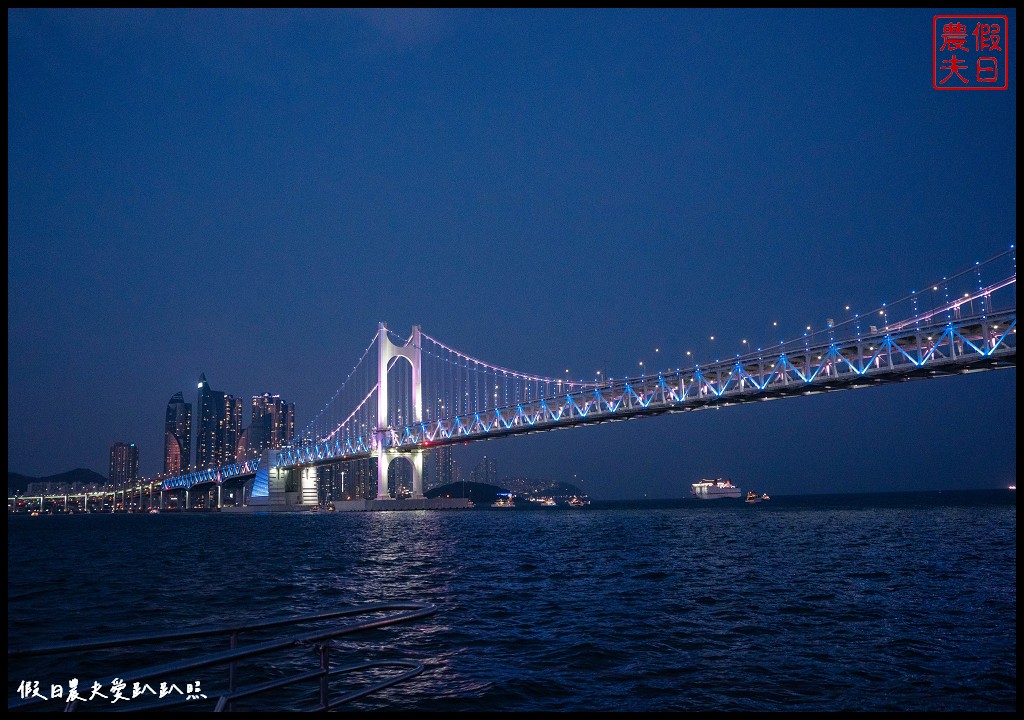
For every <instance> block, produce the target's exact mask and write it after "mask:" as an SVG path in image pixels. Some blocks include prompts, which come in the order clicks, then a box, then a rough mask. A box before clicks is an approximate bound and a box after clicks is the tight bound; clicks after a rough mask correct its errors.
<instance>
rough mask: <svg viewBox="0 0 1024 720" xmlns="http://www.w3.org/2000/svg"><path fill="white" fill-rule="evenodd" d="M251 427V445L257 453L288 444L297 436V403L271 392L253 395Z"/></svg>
mask: <svg viewBox="0 0 1024 720" xmlns="http://www.w3.org/2000/svg"><path fill="white" fill-rule="evenodd" d="M249 427H250V428H251V430H250V437H249V446H250V448H251V449H253V450H255V451H256V454H259V453H261V452H263V451H264V450H267V449H270V450H276V449H277V448H279V447H282V446H284V445H287V444H288V443H290V442H291V441H292V438H294V437H295V403H290V402H287V401H285V400H282V399H281V396H280V395H271V394H270V393H264V394H263V395H253V396H252V424H251V425H250V426H249Z"/></svg>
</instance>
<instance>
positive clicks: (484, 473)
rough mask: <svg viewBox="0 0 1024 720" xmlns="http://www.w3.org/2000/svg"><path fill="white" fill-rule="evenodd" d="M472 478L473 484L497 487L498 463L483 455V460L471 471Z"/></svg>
mask: <svg viewBox="0 0 1024 720" xmlns="http://www.w3.org/2000/svg"><path fill="white" fill-rule="evenodd" d="M472 478H473V482H475V483H485V484H487V485H497V484H498V461H497V460H496V459H495V458H493V457H487V456H486V455H484V457H483V459H482V460H481V461H480V462H479V463H477V466H476V468H475V469H474V470H473V475H472Z"/></svg>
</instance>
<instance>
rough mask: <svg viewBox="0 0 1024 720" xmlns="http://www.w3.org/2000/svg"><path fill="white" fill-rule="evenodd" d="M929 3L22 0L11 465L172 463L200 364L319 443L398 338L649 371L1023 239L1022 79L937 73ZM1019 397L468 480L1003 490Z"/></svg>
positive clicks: (631, 450) (925, 407)
mask: <svg viewBox="0 0 1024 720" xmlns="http://www.w3.org/2000/svg"><path fill="white" fill-rule="evenodd" d="M1005 14H1008V15H1009V16H1010V25H1011V26H1014V25H1015V17H1016V16H1015V12H1014V11H1006V12H1005ZM933 15H934V13H930V12H927V11H918V10H900V11H882V10H879V11H867V10H857V11H854V10H843V11H827V12H824V11H823V12H805V11H775V12H769V11H740V10H733V11H730V10H723V11H710V10H709V11H700V12H681V11H676V12H672V11H665V12H661V11H651V12H635V11H608V12H577V11H546V12H545V11H536V12H504V11H464V12H455V11H390V12H389V11H367V12H348V11H324V12H306V13H304V12H292V11H267V12H263V13H251V14H245V13H241V14H240V13H237V12H233V11H152V12H147V11H81V12H75V11H61V10H51V11H45V10H40V11H35V10H9V12H8V21H9V25H8V40H9V49H8V59H9V91H8V92H9V113H8V114H9V118H8V119H9V128H10V130H9V160H8V174H9V181H10V182H9V184H10V191H9V195H8V208H9V243H8V260H9V262H8V280H9V289H8V299H9V307H10V309H9V329H8V357H9V370H8V386H9V401H8V421H9V423H8V424H9V430H8V446H9V460H8V462H9V471H12V472H18V473H22V474H27V475H32V476H47V475H52V474H56V473H60V472H63V471H65V470H69V469H71V468H75V467H86V468H89V469H93V470H97V471H99V472H102V471H103V470H104V469H105V465H106V462H107V458H106V453H107V452H108V450H109V448H110V446H111V445H112V444H113V443H114V442H116V441H120V440H123V439H126V438H129V439H131V440H132V441H134V442H135V443H137V444H138V446H139V448H140V449H141V463H142V467H141V469H140V472H141V474H143V475H144V476H147V477H148V476H152V475H155V474H156V473H158V472H159V471H160V470H161V469H162V467H163V465H162V462H163V458H164V449H165V442H166V435H165V433H166V428H165V427H164V426H161V425H159V424H158V423H159V420H158V418H159V416H160V414H161V412H162V411H164V409H165V408H166V407H167V398H168V397H172V396H173V395H174V393H176V392H178V391H180V390H182V389H184V391H185V396H184V402H186V403H194V402H197V400H198V397H195V396H194V397H192V398H190V397H189V393H190V392H191V391H190V390H189V388H193V387H195V382H196V378H198V377H199V376H200V373H205V374H206V375H207V376H208V377H211V378H215V379H216V380H215V382H216V385H217V387H221V388H228V389H229V390H230V392H231V393H232V395H233V397H235V398H239V399H241V398H247V397H255V396H257V395H260V394H261V393H264V392H266V390H267V389H268V388H271V389H273V391H274V392H275V393H279V394H280V396H281V397H284V398H288V400H289V402H291V403H293V404H294V407H296V408H297V409H298V417H296V419H295V424H296V426H297V427H296V429H295V433H296V434H298V433H299V432H300V430H301V428H302V427H303V426H304V424H305V423H306V422H308V420H309V419H310V418H311V417H312V416H313V415H314V414H315V412H316V411H317V410H318V409H319V408H321V407H323V405H324V404H325V403H326V402H327V401H328V400H329V399H330V398H331V397H332V395H333V393H335V392H336V391H337V389H338V388H339V387H340V385H341V384H342V382H343V381H344V380H345V377H346V375H347V373H348V372H349V370H350V369H351V368H352V367H353V365H354V364H355V363H356V362H357V361H358V359H359V357H360V355H361V353H362V352H363V350H364V348H365V347H366V346H367V344H368V343H369V341H370V340H371V338H372V337H373V333H374V332H375V330H376V327H377V323H378V322H381V321H384V322H387V323H388V327H389V328H391V329H392V330H393V331H394V332H396V333H397V334H398V335H401V336H403V337H404V336H407V335H408V333H409V330H410V328H411V327H412V325H414V324H420V325H421V326H422V327H423V329H424V331H426V332H429V333H431V334H432V335H433V336H434V337H437V338H439V339H441V340H443V341H444V342H446V343H449V344H450V345H451V346H452V347H456V348H459V349H460V350H462V351H464V352H466V353H469V354H471V355H473V356H475V357H479V358H482V359H484V360H487V361H489V362H492V363H494V364H495V365H499V366H502V367H508V368H513V369H515V370H517V371H522V372H529V373H535V374H538V375H545V376H555V377H560V376H563V375H567V376H569V377H572V378H582V379H587V380H591V379H595V378H596V377H600V378H607V377H623V376H626V375H632V374H639V372H640V371H641V370H642V369H644V368H649V369H660V368H661V367H662V366H664V367H665V368H668V367H677V366H682V365H687V364H692V362H695V361H700V362H709V361H712V360H714V359H716V358H718V357H723V358H724V357H729V356H731V355H732V354H734V353H739V352H742V351H743V350H744V349H745V345H749V344H764V345H767V344H770V343H773V342H777V341H778V340H779V339H789V338H793V337H798V336H799V334H800V333H801V332H803V329H804V327H806V326H808V325H810V326H813V327H816V328H820V327H823V326H824V325H825V323H826V322H827V320H828V319H830V318H843V317H845V315H844V314H845V313H847V312H848V311H846V310H845V308H846V307H847V306H849V307H851V308H852V310H851V311H849V312H853V311H861V312H863V311H866V310H870V309H872V308H876V307H878V306H879V305H880V304H881V303H883V302H887V301H891V300H892V299H894V298H895V297H900V296H903V295H905V294H906V293H908V292H910V291H912V290H915V289H917V288H920V287H921V286H922V285H923V284H924V283H928V282H931V281H933V280H935V279H937V278H941V277H942V276H943V275H944V274H946V273H949V272H953V271H956V270H959V269H961V268H963V267H966V266H969V265H970V264H972V263H974V262H976V261H982V260H985V259H986V258H988V257H991V256H993V255H995V254H997V253H999V252H1001V251H1003V250H1005V249H1006V248H1007V247H1009V246H1010V245H1012V244H1014V243H1015V233H1016V175H1015V169H1014V164H1015V154H1016V153H1015V148H1016V135H1015V127H1016V124H1015V123H1016V104H1015V98H1016V85H1015V77H1014V75H1013V74H1012V72H1011V76H1010V87H1009V89H1007V90H1005V91H993V92H974V93H967V92H964V93H942V92H937V91H936V90H935V89H934V88H933V87H932V81H931V78H930V76H929V70H930V68H931V61H932V58H931V51H930V50H929V49H928V43H929V42H930V41H931V37H932V36H931V32H932V16H933ZM1014 30H1015V28H1013V27H1011V32H1013V31H1014ZM822 38H827V39H828V42H827V43H826V47H824V48H823V47H822V43H821V42H820V40H821V39H822ZM922 48H923V49H922ZM1009 53H1010V59H1011V62H1015V47H1014V46H1013V45H1010V48H1009ZM197 259H200V260H199V261H197ZM127 327H130V328H132V332H131V333H126V332H125V328H127ZM711 338H714V339H713V340H712V339H711ZM745 341H746V342H745ZM1015 389H1016V377H1015V371H1014V370H1009V371H1005V370H1004V371H998V372H989V373H979V374H977V375H971V376H964V377H956V378H943V379H939V380H929V381H923V382H912V383H907V384H902V385H898V386H888V387H884V388H878V389H873V390H871V391H870V392H864V393H851V392H843V393H836V394H834V395H826V396H816V397H810V398H799V399H789V400H787V401H786V402H781V403H764V404H761V405H757V406H743V407H732V408H727V409H723V410H721V411H717V410H716V411H708V412H701V413H685V414H682V415H676V416H669V417H660V418H649V419H645V420H643V421H642V422H638V423H632V422H630V423H613V424H610V425H606V426H598V427H591V428H581V429H576V430H573V432H571V433H545V434H542V435H537V436H530V437H521V438H508V439H503V440H500V441H498V442H496V443H490V444H488V445H486V446H484V445H483V444H482V443H477V444H474V445H470V446H468V447H465V448H461V447H460V449H459V450H458V452H459V453H460V455H459V463H460V465H461V466H462V468H463V469H464V471H465V470H466V469H469V468H473V467H475V466H476V464H477V463H478V462H479V461H480V458H481V457H482V456H483V455H485V454H486V455H488V456H493V457H494V458H496V459H497V460H498V462H499V464H500V467H501V468H502V471H503V472H505V473H507V474H508V475H509V476H542V477H550V478H551V479H553V480H563V481H570V479H571V478H572V476H573V475H578V476H579V477H580V478H581V479H583V480H585V482H586V486H587V488H588V491H589V492H590V493H591V494H592V495H594V496H595V497H607V498H618V497H643V496H651V497H682V496H685V494H686V493H687V491H688V488H689V484H690V483H691V482H694V481H696V480H698V479H700V478H701V477H708V476H711V477H717V476H730V477H732V478H733V479H734V480H735V481H736V482H737V483H738V484H740V485H741V486H744V487H746V486H751V485H753V486H756V487H762V486H764V488H765V489H766V490H769V491H774V492H775V493H779V494H781V493H786V492H794V493H798V492H807V493H809V492H830V491H841V492H856V491H858V490H864V491H875V490H883V489H896V490H902V489H916V488H923V489H935V488H938V489H943V488H955V487H960V486H967V487H974V486H984V487H997V486H1001V485H1005V484H1007V483H1008V482H1010V481H1012V478H1013V476H1014V474H1015V469H1016V437H1015V430H1016V419H1015V417H1016V416H1015V409H1016V401H1015ZM62 404H63V405H65V407H66V409H64V410H63V411H62V412H55V411H54V408H55V407H59V406H61V405H62ZM201 414H202V408H201V407H200V406H199V404H196V405H195V406H194V407H193V415H192V418H193V420H192V422H193V424H194V426H198V425H199V424H200V421H201V419H202V418H201ZM97 418H99V420H97ZM242 427H243V426H242V425H239V426H238V428H237V432H241V430H242ZM897 439H898V441H897ZM235 445H236V446H237V437H236V442H235ZM234 449H235V450H237V447H235V448H234ZM198 450H199V443H198V442H195V443H194V444H193V446H192V448H191V452H192V453H196V452H198Z"/></svg>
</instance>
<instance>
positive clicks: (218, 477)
mask: <svg viewBox="0 0 1024 720" xmlns="http://www.w3.org/2000/svg"><path fill="white" fill-rule="evenodd" d="M259 469H260V459H259V458H253V459H251V460H246V461H244V462H240V463H232V464H230V465H221V466H220V467H215V468H206V469H205V470H196V471H194V472H190V473H187V474H185V475H176V476H175V477H170V478H165V479H164V481H163V489H164V490H182V489H188V488H191V487H194V486H196V485H207V484H214V485H220V484H221V483H223V482H224V481H226V480H232V479H234V478H237V477H242V476H245V475H255V474H256V471H257V470H259Z"/></svg>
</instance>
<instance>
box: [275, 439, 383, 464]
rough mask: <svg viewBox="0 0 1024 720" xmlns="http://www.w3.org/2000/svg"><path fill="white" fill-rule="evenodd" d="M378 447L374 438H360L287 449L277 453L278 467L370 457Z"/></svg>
mask: <svg viewBox="0 0 1024 720" xmlns="http://www.w3.org/2000/svg"><path fill="white" fill-rule="evenodd" d="M376 449H377V445H376V443H375V442H374V440H373V438H365V437H362V436H359V437H358V438H355V440H354V441H353V440H346V441H345V442H342V441H341V440H328V441H325V442H319V443H310V444H306V445H299V446H294V447H285V448H281V449H280V450H278V451H277V464H276V467H297V466H299V465H309V464H317V463H324V462H330V461H332V460H337V459H342V458H351V457H353V456H358V457H368V456H369V455H370V454H371V453H372V452H373V451H374V450H376Z"/></svg>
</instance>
